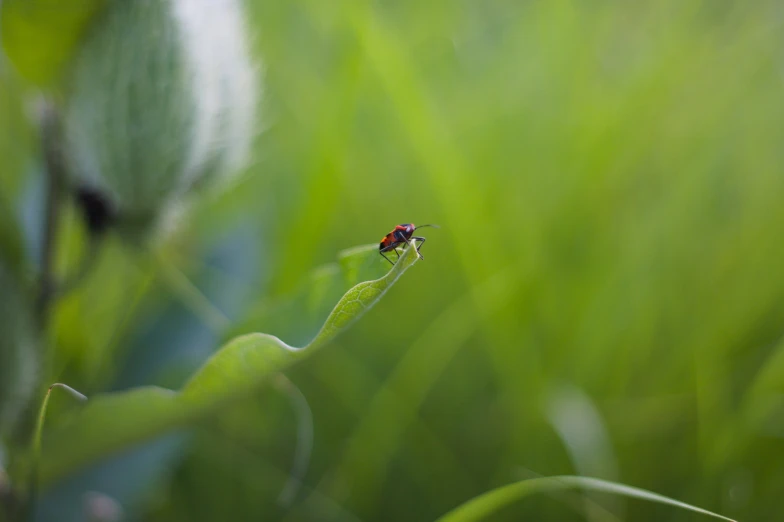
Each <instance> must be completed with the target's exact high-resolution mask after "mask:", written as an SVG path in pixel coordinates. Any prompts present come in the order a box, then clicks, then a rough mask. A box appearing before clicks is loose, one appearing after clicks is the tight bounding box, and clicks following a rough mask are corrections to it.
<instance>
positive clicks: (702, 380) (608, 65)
mask: <svg viewBox="0 0 784 522" xmlns="http://www.w3.org/2000/svg"><path fill="white" fill-rule="evenodd" d="M247 6H248V10H249V16H250V17H251V26H252V28H253V32H254V35H255V40H254V49H255V51H256V52H257V53H258V57H259V59H260V60H261V61H262V62H263V64H264V77H265V95H264V103H263V110H262V112H263V113H264V117H263V123H262V125H263V126H264V128H265V131H264V132H263V133H262V134H261V135H260V136H259V138H258V140H257V147H256V154H255V158H256V162H255V163H254V165H253V167H252V168H250V169H249V171H248V172H247V174H246V175H245V176H244V178H243V180H242V181H241V182H240V183H239V184H238V185H237V186H236V187H234V189H232V190H231V191H229V192H228V193H227V194H224V195H223V196H221V197H220V198H218V199H215V200H210V201H207V202H203V203H202V204H201V205H200V206H199V208H198V209H197V211H196V212H195V213H194V215H193V217H192V218H191V219H190V220H189V221H188V222H187V223H185V224H184V225H185V226H184V228H183V229H182V230H180V231H179V232H178V234H177V235H176V236H175V237H174V238H172V240H171V243H170V244H169V245H166V246H164V247H163V253H164V255H165V256H168V258H167V259H168V262H170V263H171V264H172V265H174V266H176V267H177V269H178V270H182V271H183V272H184V273H185V274H186V275H187V276H188V277H189V278H190V279H191V280H192V281H193V282H194V284H196V285H197V286H198V287H199V288H200V289H201V290H202V291H203V292H204V293H205V294H206V295H207V297H208V298H209V299H210V300H211V301H212V302H213V304H215V305H216V306H217V307H218V308H220V309H221V310H222V311H223V312H224V313H225V314H227V315H228V316H229V317H230V318H232V319H233V320H239V319H241V318H242V317H244V316H245V314H247V311H248V310H249V309H250V308H252V307H253V306H255V305H256V304H258V303H259V302H262V301H264V300H266V299H272V298H274V297H275V296H280V295H285V294H286V293H287V292H290V291H292V290H294V289H295V288H296V287H297V284H298V282H299V281H301V280H302V279H303V278H304V277H305V274H307V272H308V271H310V270H311V269H313V268H315V267H317V266H318V265H320V264H322V263H325V262H329V261H332V260H333V259H334V258H335V257H336V256H337V253H338V252H339V251H340V250H341V249H343V248H348V247H351V246H354V245H357V244H364V243H376V242H378V240H379V239H380V238H381V237H382V236H383V235H384V234H385V233H387V232H388V231H389V229H391V228H392V227H393V226H394V225H395V224H397V223H404V222H412V221H413V222H414V223H426V222H427V223H438V224H440V225H441V226H442V228H441V230H428V229H425V230H426V231H427V233H426V234H424V235H426V236H427V237H428V240H429V241H428V242H427V244H426V246H425V247H424V249H423V253H424V254H425V256H426V258H427V259H426V261H425V262H424V263H420V264H418V265H417V266H416V267H415V269H413V270H412V271H410V272H409V273H408V274H407V275H406V277H405V278H403V279H402V280H401V282H400V283H399V284H398V285H397V286H396V287H395V288H394V289H393V290H392V291H391V292H390V293H389V294H388V296H387V297H386V298H385V299H384V300H382V302H381V303H380V304H379V305H378V306H377V307H375V308H374V309H373V310H372V311H371V312H370V313H369V314H368V315H367V316H366V317H364V318H363V319H362V320H361V321H360V322H359V323H357V324H356V325H355V326H354V327H353V328H352V329H351V330H350V331H349V332H348V333H347V334H344V335H343V336H341V337H340V338H339V339H338V340H336V341H335V342H334V343H333V345H332V346H330V347H329V348H328V349H326V350H324V351H322V352H320V353H318V354H317V355H315V356H314V357H313V358H311V359H309V360H307V361H306V362H304V363H302V364H300V365H298V366H297V367H296V368H294V369H293V370H292V371H291V372H290V373H289V377H290V379H291V380H292V381H293V382H294V383H295V384H296V385H297V386H298V387H299V388H300V390H301V391H302V393H303V394H304V396H305V397H306V398H307V401H308V403H309V405H310V408H311V410H312V412H313V417H314V430H315V432H314V448H313V456H312V460H311V462H310V467H309V470H308V472H307V475H306V477H305V480H304V485H303V490H302V492H301V493H300V495H299V496H298V497H297V499H296V501H295V502H294V504H293V506H291V507H286V508H283V507H280V506H279V505H277V503H276V500H277V496H278V494H279V493H280V490H281V489H282V487H283V484H284V482H285V480H286V478H287V476H288V473H289V469H290V465H291V460H292V455H293V451H294V446H295V439H296V437H295V435H296V430H297V421H296V418H295V416H294V413H293V412H292V410H291V407H290V406H289V404H288V402H287V399H286V398H285V397H284V396H281V395H280V394H279V393H278V392H275V391H273V390H266V391H265V393H264V394H261V395H259V396H258V397H254V398H253V399H252V400H248V401H246V402H244V403H241V404H237V405H235V406H234V407H233V408H231V409H230V410H228V411H225V412H224V413H223V414H222V415H221V416H220V418H218V419H214V420H212V421H210V422H209V423H205V425H204V426H203V427H202V428H200V429H197V430H194V431H193V432H189V433H181V434H176V435H174V436H173V437H167V438H165V439H163V440H161V441H157V442H155V443H152V444H149V445H146V446H145V447H143V448H138V449H136V450H134V451H133V452H130V453H127V454H125V455H122V456H119V457H118V458H117V459H114V460H112V461H111V462H107V463H104V464H102V465H100V466H97V467H96V468H94V469H92V470H88V471H86V472H85V473H83V474H80V475H79V476H77V477H72V478H71V479H69V480H67V481H64V484H61V485H59V486H56V487H55V488H53V489H52V491H50V492H49V493H48V495H47V496H46V497H45V499H44V508H43V509H42V512H41V513H40V517H41V518H42V519H51V520H67V519H73V520H79V518H78V517H79V516H80V515H79V513H81V511H80V510H81V500H80V499H81V496H80V495H81V494H82V493H83V492H84V491H87V490H93V489H96V490H98V491H103V492H106V493H108V494H110V495H111V496H113V497H114V498H117V499H118V500H120V501H121V502H122V503H123V504H124V506H125V509H126V512H127V514H128V516H129V517H130V519H131V520H137V519H138V520H152V521H164V520H166V521H169V520H171V521H177V520H181V521H198V520H205V521H206V520H286V521H298V520H319V521H321V520H336V521H337V520H358V519H359V520H407V521H408V520H410V521H416V520H432V519H434V518H436V517H437V516H438V515H440V514H443V513H444V512H446V511H448V510H449V509H451V508H452V507H454V506H456V505H457V504H459V503H461V502H463V501H465V500H467V499H469V498H471V497H472V496H474V495H477V494H479V493H481V492H484V491H486V490H488V489H491V488H493V487H497V486H500V485H502V484H505V483H508V482H510V481H513V480H517V479H520V478H525V477H529V476H538V475H557V474H570V473H576V474H584V475H590V476H598V477H601V478H606V479H610V480H618V481H621V482H623V483H626V484H630V485H633V486H638V487H644V488H647V489H650V490H652V491H655V492H657V493H661V494H664V495H668V496H672V497H675V498H677V499H679V500H682V501H685V502H689V503H692V504H695V505H698V506H702V507H705V508H707V509H711V510H714V511H718V512H720V513H722V514H724V515H727V516H731V517H733V518H738V519H741V520H772V519H775V517H776V516H777V515H778V513H780V512H781V499H780V490H781V484H782V483H784V467H782V465H781V462H782V458H784V441H782V437H784V422H783V421H784V409H782V406H784V404H782V392H783V391H784V385H782V379H784V363H783V362H782V358H783V357H784V344H782V342H781V335H782V332H784V272H783V271H782V269H781V266H782V262H781V260H782V258H783V257H782V254H784V242H782V241H781V237H780V236H781V230H782V228H783V225H784V205H782V204H781V201H782V198H783V197H784V175H782V165H784V147H782V144H783V143H784V103H782V87H783V86H782V78H783V77H782V74H783V73H784V68H783V67H784V55H783V54H782V44H784V41H782V36H781V34H782V32H781V24H782V20H784V12H782V8H781V5H780V4H779V3H777V2H772V1H769V2H766V1H758V2H733V1H729V0H727V1H722V2H699V1H694V0H686V1H675V0H660V1H656V2H647V3H634V2H632V3H629V2H620V1H613V0H606V1H602V2H595V3H590V4H583V3H580V2H574V1H568V0H556V1H549V2H543V1H528V2H513V1H487V2H478V1H468V0H463V1H450V2H447V1H440V0H436V1H432V2H416V1H400V2H381V1H376V2H362V1H351V2H342V3H340V5H339V6H337V5H335V4H332V3H324V2H318V1H315V0H305V1H302V2H265V1H258V0H249V1H248V2H247ZM9 81H10V80H9ZM18 94H19V93H18V92H17V91H12V90H5V91H4V93H3V95H2V96H3V99H2V100H0V110H1V111H2V113H0V118H2V121H3V124H2V127H3V129H2V130H3V131H5V132H10V131H9V130H8V129H9V125H15V127H11V128H12V129H15V130H13V131H12V132H11V134H10V136H12V137H14V138H13V139H16V137H18V136H20V135H24V132H25V131H24V130H23V127H24V125H23V124H21V123H20V117H21V116H20V115H19V114H17V115H16V116H15V117H14V118H11V116H10V114H12V113H14V114H16V113H18V112H19V106H20V105H19V103H20V102H18V100H17V102H14V101H13V100H15V99H16V98H14V96H16V95H18ZM20 129H21V130H20ZM13 139H12V141H13ZM28 139H29V138H27V137H25V138H24V140H25V143H27V141H28ZM7 141H8V140H6V142H7ZM2 142H3V140H0V143H2ZM0 146H2V145H0ZM15 150H17V151H18V147H16V148H15ZM20 163H21V162H20V160H19V159H18V158H15V157H12V156H10V155H8V156H6V155H3V157H2V158H0V166H2V167H3V170H5V171H6V173H8V172H18V173H19V174H18V176H16V177H14V176H13V175H12V174H5V175H4V176H3V177H2V178H0V180H2V181H3V184H4V185H3V192H4V193H5V194H10V195H12V198H11V199H12V200H15V201H16V202H17V204H16V207H17V214H18V215H19V220H20V222H21V223H23V226H24V227H26V229H27V233H26V235H27V237H28V248H29V249H31V250H34V245H35V241H34V238H35V234H36V232H35V230H36V223H37V222H36V217H35V211H34V210H33V211H31V210H30V209H31V208H33V209H34V208H35V201H36V198H35V194H36V188H35V187H36V181H35V180H36V179H37V175H36V173H35V171H36V167H35V163H34V162H32V161H31V162H28V165H27V167H21V166H20ZM20 180H21V181H20ZM21 186H24V187H26V189H20V188H19V187H21ZM11 187H12V188H13V191H12V188H11ZM31 194H32V195H31ZM423 232H424V230H423ZM63 241H64V242H65V243H66V244H67V245H68V247H69V248H67V249H66V251H65V254H64V255H63V256H62V259H60V265H61V269H62V270H63V271H68V269H69V267H71V266H72V265H73V264H74V263H75V262H76V260H78V258H79V257H80V248H81V247H80V245H81V243H82V241H81V237H80V231H79V227H77V226H76V224H75V223H72V224H71V225H69V227H68V230H67V231H66V237H65V238H64V239H63ZM161 280H162V278H161V274H160V267H159V266H158V265H157V264H156V263H152V262H150V261H149V259H147V257H146V256H145V255H143V254H139V253H136V252H133V251H131V249H129V248H128V247H124V246H121V245H119V244H118V243H117V242H116V241H114V242H112V244H111V245H109V247H108V249H107V251H106V252H105V253H104V256H103V257H102V259H101V262H100V264H99V266H98V267H97V268H96V271H95V273H94V274H93V275H92V276H91V277H90V278H89V279H88V281H87V282H86V283H85V285H84V286H83V287H82V288H80V289H79V291H77V292H75V293H73V294H70V295H69V296H68V297H67V298H65V299H64V300H63V301H62V302H61V303H59V305H58V308H57V310H56V316H55V329H54V333H53V336H52V337H53V339H52V341H53V343H52V345H53V346H54V348H53V349H52V353H51V354H50V357H49V369H48V372H49V375H51V377H52V379H57V380H61V381H63V382H67V383H68V384H70V385H72V386H74V387H75V388H77V389H80V390H82V391H84V392H85V393H87V394H88V395H89V394H90V393H94V392H97V391H101V390H106V389H122V388H125V387H129V386H133V385H140V384H150V383H156V384H163V385H168V386H178V385H179V384H180V383H181V382H182V381H183V380H184V379H185V378H186V377H187V376H188V375H189V374H190V373H191V372H192V371H193V369H194V368H196V367H197V366H198V365H199V364H200V362H201V361H202V360H203V359H204V358H205V357H206V356H207V355H209V353H210V352H211V350H214V349H215V348H216V347H217V346H219V345H220V342H221V340H222V339H224V338H225V332H221V331H218V330H216V328H214V327H210V325H209V322H208V321H207V320H206V318H205V317H204V315H203V314H199V313H198V310H197V309H195V308H194V307H193V306H191V305H189V304H188V303H187V299H183V298H181V297H178V296H177V295H173V294H172V292H171V291H169V290H167V289H166V288H167V285H165V284H158V282H159V281H161ZM163 280H165V278H163ZM296 319H297V318H296V317H293V318H292V321H291V323H292V324H291V325H281V326H280V331H287V329H288V331H292V330H293V331H296ZM58 400H60V399H53V403H55V406H54V407H53V408H56V403H57V402H58ZM62 401H63V402H65V399H62ZM53 411H55V410H53ZM55 415H56V414H55ZM52 422H53V423H56V422H57V421H56V419H54V418H53V419H52ZM592 498H594V497H592ZM576 500H577V497H571V496H566V497H558V498H555V499H553V498H547V497H541V498H534V499H529V500H526V501H525V502H522V503H520V504H519V505H515V506H514V507H512V508H509V509H508V510H506V511H504V512H503V513H501V514H500V515H499V516H498V518H497V520H521V519H525V520H582V519H583V517H582V516H581V515H580V511H581V509H580V504H579V503H577V504H575V502H576ZM595 500H596V501H597V502H599V503H600V504H602V505H604V506H606V507H607V508H608V509H610V510H611V511H613V512H615V513H616V514H617V515H618V517H619V518H621V519H628V520H636V521H658V520H672V521H680V520H683V521H685V520H696V519H698V518H699V517H698V516H697V515H694V514H691V513H687V512H680V511H675V510H673V509H672V508H667V507H663V506H658V505H651V504H643V503H640V502H633V501H625V500H619V499H614V498H607V497H604V496H599V497H595ZM575 506H576V507H577V509H576V510H575V509H574V508H575ZM594 517H596V515H594ZM605 519H606V520H612V518H607V517H605V518H601V517H600V518H597V520H605Z"/></svg>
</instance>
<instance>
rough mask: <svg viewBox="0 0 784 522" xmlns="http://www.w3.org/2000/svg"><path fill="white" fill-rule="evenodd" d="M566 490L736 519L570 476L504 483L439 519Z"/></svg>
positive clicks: (468, 516)
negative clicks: (582, 490)
mask: <svg viewBox="0 0 784 522" xmlns="http://www.w3.org/2000/svg"><path fill="white" fill-rule="evenodd" d="M564 489H586V490H591V491H601V492H604V493H612V494H615V495H623V496H625V497H631V498H638V499H641V500H648V501H650V502H657V503H659V504H667V505H670V506H674V507H678V508H681V509H686V510H689V511H694V512H696V513H702V514H703V515H709V516H712V517H715V518H719V519H721V520H729V521H731V522H735V521H733V520H732V519H731V518H727V517H725V516H722V515H719V514H717V513H713V512H711V511H708V510H705V509H702V508H698V507H696V506H692V505H691V504H686V503H685V502H680V501H678V500H674V499H671V498H669V497H665V496H663V495H658V494H656V493H653V492H651V491H646V490H644V489H640V488H634V487H631V486H626V485H624V484H618V483H616V482H608V481H606V480H601V479H597V478H591V477H576V476H568V475H567V476H558V477H542V478H534V479H527V480H521V481H519V482H514V483H512V484H508V485H506V486H501V487H500V488H496V489H493V490H491V491H488V492H487V493H483V494H481V495H479V496H478V497H474V498H473V499H471V500H469V501H468V502H466V503H464V504H461V505H460V506H458V507H456V508H455V509H453V510H452V511H450V512H449V513H447V514H446V515H444V516H442V517H441V518H439V519H438V521H437V522H470V521H473V520H484V519H485V518H487V517H488V516H490V515H492V514H493V513H495V512H496V511H498V510H499V509H501V508H504V507H506V506H508V505H509V504H511V503H513V502H516V501H518V500H520V499H522V498H525V497H527V496H528V495H532V494H536V493H544V492H549V491H558V490H564Z"/></svg>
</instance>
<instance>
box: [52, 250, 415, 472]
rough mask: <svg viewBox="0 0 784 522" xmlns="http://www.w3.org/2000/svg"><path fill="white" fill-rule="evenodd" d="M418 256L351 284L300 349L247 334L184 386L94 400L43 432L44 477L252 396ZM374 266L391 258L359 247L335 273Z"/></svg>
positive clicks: (354, 315)
mask: <svg viewBox="0 0 784 522" xmlns="http://www.w3.org/2000/svg"><path fill="white" fill-rule="evenodd" d="M347 257H350V258H353V259H347ZM416 260H417V256H416V254H415V253H414V249H412V248H408V249H406V251H405V252H404V253H403V254H401V256H400V260H399V261H398V262H397V263H396V264H395V266H394V267H393V268H392V269H391V270H389V271H388V272H387V273H386V274H385V275H383V277H381V278H379V279H374V280H369V281H363V282H360V283H358V284H356V285H354V286H353V287H351V289H349V290H348V292H346V293H345V294H344V295H343V296H342V297H341V298H340V299H339V300H338V302H337V304H336V305H335V306H334V308H333V309H332V311H331V312H330V313H329V316H328V317H327V318H326V321H324V322H323V323H322V326H321V329H320V330H319V332H318V333H317V334H316V335H315V337H314V338H313V339H312V340H311V341H310V342H309V343H308V344H307V345H305V346H303V347H302V348H296V347H293V346H290V345H288V344H286V343H284V342H283V341H282V340H280V339H279V338H277V337H275V336H273V335H269V334H263V333H252V334H247V335H242V336H239V337H235V338H234V339H232V340H231V341H229V342H228V343H227V344H225V345H224V346H223V347H222V348H220V349H219V350H218V351H217V352H216V353H215V354H214V355H213V356H212V357H211V358H210V359H209V360H207V362H206V363H205V364H204V365H203V366H202V367H201V368H200V369H199V370H197V371H196V373H195V374H194V375H193V376H192V377H191V379H190V380H189V381H188V382H187V383H186V384H185V386H184V387H183V388H182V390H180V391H172V390H167V389H164V388H156V387H145V388H137V389H132V390H129V391H125V392H119V393H107V394H103V395H96V396H93V397H91V399H90V402H89V403H88V404H87V405H86V406H85V407H84V408H83V409H82V410H80V411H79V412H78V413H77V414H76V415H74V417H73V418H72V419H70V420H69V421H68V422H67V423H66V424H65V425H63V426H62V427H61V428H59V429H57V430H55V431H53V432H52V433H49V434H48V436H47V437H46V439H47V440H46V441H45V443H44V448H43V458H42V460H41V474H40V476H41V480H42V482H44V483H47V482H51V481H52V480H55V479H57V478H59V477H62V476H64V475H66V474H68V473H70V472H72V471H74V470H76V469H78V468H80V467H82V466H84V465H86V464H88V463H91V462H94V461H96V460H98V459H100V458H101V457H104V456H107V455H110V454H112V453H116V452H118V451H121V450H123V449H126V448H128V447H130V446H133V445H135V444H138V443H140V442H142V441H145V440H149V439H151V438H153V437H155V436H157V435H161V434H163V433H165V432H168V431H171V430H174V429H177V428H181V427H183V426H185V425H188V424H190V423H192V422H194V421H196V420H198V419H200V418H203V417H206V416H208V415H210V414H211V413H213V412H215V411H216V410H217V409H219V408H220V407H221V406H222V405H224V404H226V403H228V402H231V401H233V400H237V399H239V398H242V397H246V396H248V395H250V394H252V393H253V392H254V390H256V389H257V388H258V387H259V386H260V385H262V384H263V383H264V382H265V381H266V379H268V378H269V377H271V376H272V375H274V374H276V373H278V372H280V371H281V370H283V369H285V368H286V367H288V366H289V365H291V364H293V363H294V362H295V361H297V360H300V359H302V358H304V357H307V356H308V355H310V354H311V353H313V352H314V351H315V350H317V349H318V348H320V347H322V346H324V345H325V344H326V343H328V342H329V341H330V340H332V339H333V338H334V337H335V336H336V335H338V334H339V333H340V332H341V331H343V330H345V329H346V328H348V327H349V326H350V325H351V324H352V323H353V322H354V321H355V320H357V319H358V318H359V317H360V316H361V315H362V314H363V313H364V312H366V311H367V310H368V309H370V308H371V307H372V306H373V305H374V304H375V303H376V302H378V300H379V299H381V297H382V296H383V295H384V293H385V292H386V291H387V290H388V289H389V288H390V287H391V286H392V285H393V284H394V283H395V282H396V281H397V280H398V278H399V277H400V276H401V275H402V274H403V272H405V271H406V270H407V269H408V268H409V267H410V266H412V265H413V264H414V263H415V262H416ZM350 261H353V262H350ZM376 263H386V261H384V260H383V259H381V258H380V257H379V256H378V248H377V247H375V246H368V247H366V248H357V249H353V250H352V251H350V252H349V253H348V254H345V255H343V256H342V259H341V265H342V267H344V269H339V270H335V271H334V272H332V273H334V276H335V277H350V275H351V274H352V273H353V274H354V275H355V276H356V275H358V274H360V273H365V274H366V273H368V271H365V272H357V271H356V270H354V268H352V267H356V266H358V265H366V264H367V265H370V264H376ZM376 266H383V265H376ZM384 270H385V269H384ZM347 271H348V272H347ZM382 273H383V272H382ZM303 327H305V326H303Z"/></svg>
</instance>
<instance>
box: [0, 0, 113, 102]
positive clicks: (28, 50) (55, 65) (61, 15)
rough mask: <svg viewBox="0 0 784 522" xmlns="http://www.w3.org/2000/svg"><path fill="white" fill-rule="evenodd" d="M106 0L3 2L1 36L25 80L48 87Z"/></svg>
mask: <svg viewBox="0 0 784 522" xmlns="http://www.w3.org/2000/svg"><path fill="white" fill-rule="evenodd" d="M105 3H106V2H105V0H73V1H69V2H60V1H58V0H5V1H4V2H3V3H2V7H0V35H2V44H3V48H4V51H5V53H6V55H7V56H8V57H9V58H10V59H11V61H12V62H13V64H14V66H15V68H16V69H17V71H19V73H20V74H21V75H22V76H23V77H24V78H25V79H27V80H28V81H30V82H32V83H34V84H36V85H38V86H42V87H51V86H52V85H53V84H55V82H57V81H58V80H59V79H60V74H61V73H62V70H63V67H64V66H65V65H66V63H67V62H68V61H69V60H70V59H71V57H72V56H73V54H74V52H75V50H76V48H77V45H78V43H79V41H80V38H81V37H82V35H83V34H84V31H85V30H86V28H87V27H88V25H89V24H90V22H91V21H92V20H93V19H94V17H95V16H96V14H98V12H100V10H101V8H102V7H103V6H104V4H105Z"/></svg>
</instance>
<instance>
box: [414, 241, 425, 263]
mask: <svg viewBox="0 0 784 522" xmlns="http://www.w3.org/2000/svg"><path fill="white" fill-rule="evenodd" d="M414 241H419V244H418V245H417V244H416V243H414ZM411 242H412V243H414V248H415V249H416V253H417V255H418V256H419V259H425V257H424V256H423V255H422V253H421V252H420V251H419V249H420V248H422V245H423V244H424V243H425V238H424V237H420V236H411Z"/></svg>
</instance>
